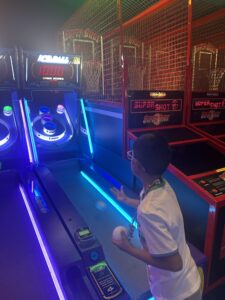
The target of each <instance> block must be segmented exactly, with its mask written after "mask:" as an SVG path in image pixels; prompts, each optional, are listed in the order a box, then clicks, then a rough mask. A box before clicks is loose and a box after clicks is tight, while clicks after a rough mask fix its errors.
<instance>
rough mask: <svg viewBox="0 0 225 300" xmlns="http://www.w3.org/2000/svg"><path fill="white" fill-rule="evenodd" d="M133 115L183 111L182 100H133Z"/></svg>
mask: <svg viewBox="0 0 225 300" xmlns="http://www.w3.org/2000/svg"><path fill="white" fill-rule="evenodd" d="M130 110H131V111H130V112H131V113H147V112H175V111H181V110H182V99H175V100H171V99H163V100H152V99H150V100H131V106H130Z"/></svg>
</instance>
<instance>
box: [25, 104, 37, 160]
mask: <svg viewBox="0 0 225 300" xmlns="http://www.w3.org/2000/svg"><path fill="white" fill-rule="evenodd" d="M24 108H25V114H26V118H27V124H28V129H29V133H30V140H31V145H32V150H33V156H34V161H35V163H36V164H38V154H37V149H36V144H35V141H34V134H33V128H32V125H31V119H30V112H29V107H28V103H27V100H26V99H24Z"/></svg>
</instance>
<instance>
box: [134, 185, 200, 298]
mask: <svg viewBox="0 0 225 300" xmlns="http://www.w3.org/2000/svg"><path fill="white" fill-rule="evenodd" d="M137 220H138V225H139V234H140V240H141V242H142V245H143V247H146V249H147V250H148V251H149V253H150V254H151V255H152V256H155V257H159V258H160V257H164V256H168V255H172V254H174V253H176V252H177V251H178V252H179V254H180V256H181V258H182V261H183V268H182V270H181V271H178V272H171V271H167V270H163V269H159V268H156V267H153V266H150V265H148V276H149V281H150V287H151V292H152V294H153V296H154V297H155V300H183V299H185V298H188V297H189V296H191V295H192V294H193V293H195V292H196V291H197V290H198V289H199V287H200V276H199V273H198V270H197V267H196V265H195V262H194V260H193V258H192V256H191V254H190V250H189V247H188V245H187V243H186V240H185V233H184V224H183V216H182V214H181V211H180V207H179V204H178V202H177V198H176V195H175V193H174V191H173V189H172V188H171V187H170V185H169V184H168V183H167V182H165V184H164V185H163V186H162V187H160V188H157V189H153V190H152V191H150V192H149V193H148V194H147V195H146V196H145V197H144V199H143V200H142V201H141V202H140V204H139V206H138V210H137Z"/></svg>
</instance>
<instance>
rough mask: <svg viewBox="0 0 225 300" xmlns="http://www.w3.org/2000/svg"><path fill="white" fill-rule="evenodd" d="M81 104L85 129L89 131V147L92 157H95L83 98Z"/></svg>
mask: <svg viewBox="0 0 225 300" xmlns="http://www.w3.org/2000/svg"><path fill="white" fill-rule="evenodd" d="M80 104H81V109H82V113H83V116H84V123H85V127H86V130H87V137H88V145H89V149H90V153H91V156H93V154H94V150H93V145H92V141H91V134H90V129H89V126H88V120H87V115H86V110H85V107H84V100H83V99H82V98H81V99H80Z"/></svg>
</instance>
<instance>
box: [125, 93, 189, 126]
mask: <svg viewBox="0 0 225 300" xmlns="http://www.w3.org/2000/svg"><path fill="white" fill-rule="evenodd" d="M128 99H129V114H128V127H129V128H132V129H136V128H153V127H157V126H160V125H161V126H167V125H181V123H182V120H183V119H182V116H183V99H184V95H183V92H180V91H160V92H159V91H129V94H128Z"/></svg>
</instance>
